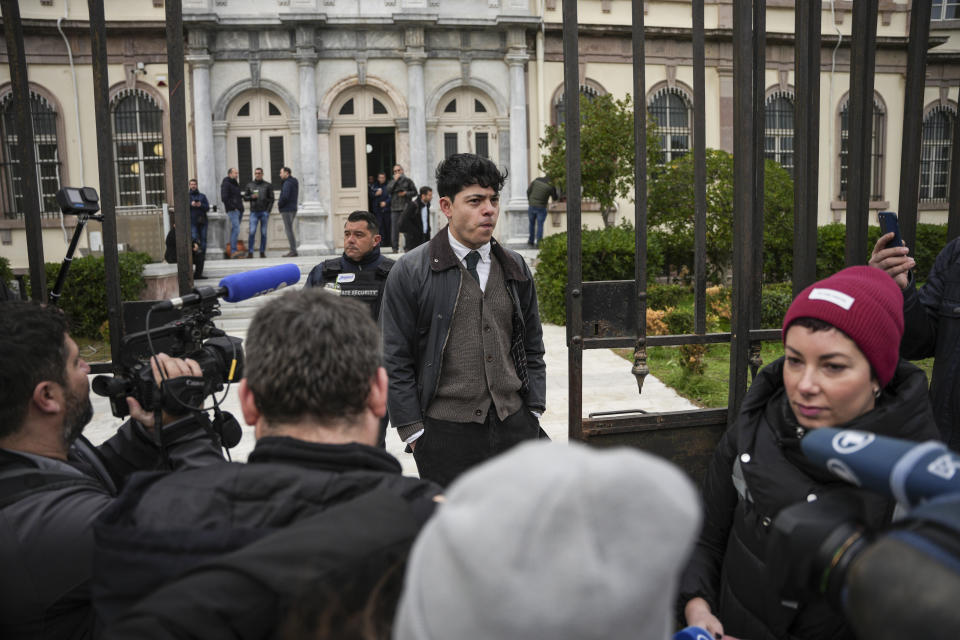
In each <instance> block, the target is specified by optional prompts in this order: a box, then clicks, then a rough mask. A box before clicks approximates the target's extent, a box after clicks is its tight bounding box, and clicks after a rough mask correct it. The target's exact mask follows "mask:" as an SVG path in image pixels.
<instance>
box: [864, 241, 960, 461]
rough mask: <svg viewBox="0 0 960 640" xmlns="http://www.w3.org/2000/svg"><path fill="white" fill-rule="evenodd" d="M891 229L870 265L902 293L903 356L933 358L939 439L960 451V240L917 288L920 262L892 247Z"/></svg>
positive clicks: (948, 248)
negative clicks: (882, 271) (889, 277)
mask: <svg viewBox="0 0 960 640" xmlns="http://www.w3.org/2000/svg"><path fill="white" fill-rule="evenodd" d="M892 239H893V233H892V232H891V233H888V234H885V235H884V236H882V237H881V238H880V239H879V240H877V244H876V246H874V248H873V255H872V256H871V257H870V266H872V267H877V268H879V269H883V270H884V271H886V272H887V273H888V274H889V275H890V276H891V277H892V278H893V280H894V282H896V283H897V284H898V285H899V286H900V289H901V290H902V291H903V320H904V325H905V327H904V332H903V341H902V342H901V343H900V355H902V356H903V357H904V358H909V359H910V360H919V359H920V358H929V357H930V356H933V357H934V361H933V374H932V375H931V380H930V403H931V404H932V405H933V415H934V417H935V418H936V419H937V427H938V428H939V429H940V437H941V438H943V441H944V442H946V443H947V446H949V447H950V448H951V449H953V450H954V451H960V238H957V239H954V240H953V241H951V242H950V243H949V244H947V246H946V247H944V249H943V251H941V252H940V254H939V255H938V256H937V259H936V261H935V262H934V263H933V268H932V269H930V274H929V275H928V276H927V282H926V284H924V285H923V287H921V288H917V282H916V279H915V278H914V277H913V271H912V269H913V268H914V267H915V266H917V263H916V261H915V260H914V259H913V258H911V257H910V256H909V255H908V252H909V250H908V249H907V247H891V246H888V245H889V243H890V241H891V240H892Z"/></svg>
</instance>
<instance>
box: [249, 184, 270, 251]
mask: <svg viewBox="0 0 960 640" xmlns="http://www.w3.org/2000/svg"><path fill="white" fill-rule="evenodd" d="M244 197H245V199H246V200H248V201H249V202H250V237H249V238H248V242H247V257H249V258H252V257H253V246H254V244H253V243H254V241H255V240H256V238H257V225H258V224H259V225H260V257H261V258H266V257H267V222H268V221H269V220H270V209H272V208H273V186H272V185H271V184H270V183H269V182H267V181H266V180H264V179H263V169H261V168H260V167H257V168H256V169H254V171H253V182H251V183H249V184H247V192H246V195H245V196H244Z"/></svg>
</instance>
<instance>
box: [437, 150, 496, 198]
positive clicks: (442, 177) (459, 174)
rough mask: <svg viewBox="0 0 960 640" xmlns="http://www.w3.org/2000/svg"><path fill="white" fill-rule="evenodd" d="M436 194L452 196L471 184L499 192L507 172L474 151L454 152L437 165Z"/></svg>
mask: <svg viewBox="0 0 960 640" xmlns="http://www.w3.org/2000/svg"><path fill="white" fill-rule="evenodd" d="M436 179H437V194H438V195H439V196H440V197H441V198H450V199H451V200H453V199H454V197H455V196H456V195H457V194H458V193H460V192H461V191H463V190H464V189H466V188H467V187H472V186H473V185H479V186H481V187H483V188H485V189H486V188H490V189H493V190H494V191H496V192H497V193H500V191H502V190H503V183H504V181H506V179H507V172H506V169H504V171H503V173H501V172H500V170H499V169H497V165H495V164H493V161H491V160H490V159H488V158H481V157H480V156H478V155H476V154H474V153H455V154H453V155H452V156H450V157H449V158H447V159H446V160H444V161H443V162H441V163H440V164H439V165H437V173H436Z"/></svg>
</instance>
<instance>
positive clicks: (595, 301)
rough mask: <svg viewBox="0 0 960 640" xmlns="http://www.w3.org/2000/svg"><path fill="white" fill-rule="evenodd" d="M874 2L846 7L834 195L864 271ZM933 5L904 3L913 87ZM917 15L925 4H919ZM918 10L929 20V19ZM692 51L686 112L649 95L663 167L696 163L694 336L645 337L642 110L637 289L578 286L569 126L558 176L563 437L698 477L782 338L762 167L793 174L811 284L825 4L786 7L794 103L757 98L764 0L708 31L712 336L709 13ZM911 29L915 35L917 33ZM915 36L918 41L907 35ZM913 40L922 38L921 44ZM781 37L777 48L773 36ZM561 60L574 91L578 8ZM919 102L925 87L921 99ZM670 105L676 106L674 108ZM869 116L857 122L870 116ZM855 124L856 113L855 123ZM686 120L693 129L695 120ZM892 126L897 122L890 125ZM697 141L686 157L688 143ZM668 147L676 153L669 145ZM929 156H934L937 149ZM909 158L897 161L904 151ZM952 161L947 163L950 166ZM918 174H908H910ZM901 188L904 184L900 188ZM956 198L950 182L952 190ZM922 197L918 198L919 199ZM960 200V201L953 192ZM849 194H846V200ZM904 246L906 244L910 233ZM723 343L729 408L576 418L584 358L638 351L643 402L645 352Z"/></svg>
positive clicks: (745, 1) (575, 183) (911, 219)
mask: <svg viewBox="0 0 960 640" xmlns="http://www.w3.org/2000/svg"><path fill="white" fill-rule="evenodd" d="M877 3H878V0H858V1H857V2H855V3H853V7H852V10H853V13H854V16H853V38H852V40H851V41H849V44H848V46H849V47H850V50H851V70H850V74H851V90H850V94H849V96H848V99H847V105H848V106H845V107H844V112H845V113H844V115H848V116H849V119H847V120H845V121H844V125H846V124H848V123H853V124H855V125H857V126H852V127H849V128H848V127H846V126H843V127H842V129H843V131H844V133H843V136H842V138H843V140H842V147H843V154H842V155H843V169H842V175H843V177H842V181H841V184H842V186H841V191H842V193H843V195H844V197H847V200H848V201H847V253H846V261H847V264H862V263H864V262H865V260H866V255H867V251H866V235H867V224H866V223H867V216H868V212H869V198H870V196H874V197H876V196H879V195H882V186H883V185H882V173H883V170H882V169H883V162H884V156H883V146H884V145H883V144H882V142H883V138H882V136H883V135H885V133H884V132H885V128H884V126H892V125H893V123H889V122H887V123H884V122H883V121H882V120H881V119H882V118H885V117H886V114H885V112H884V110H883V108H882V106H881V105H879V104H876V105H875V103H874V92H873V75H874V66H875V56H876V51H875V49H876V47H875V43H876V28H877V20H878V18H877ZM929 3H930V0H913V6H912V7H911V11H912V15H913V19H912V20H911V22H912V24H911V29H912V31H911V37H910V39H909V44H908V47H909V51H908V60H907V78H908V86H910V83H911V82H914V83H916V82H919V83H920V85H919V86H921V87H922V86H923V78H924V74H925V51H926V38H925V36H926V33H925V32H928V31H929V26H930V24H929V19H927V20H922V19H919V18H918V17H917V16H920V17H921V18H922V16H924V15H927V16H929V8H930V4H929ZM924 5H925V7H924ZM918 7H919V10H918ZM924 8H925V10H926V13H924ZM691 9H692V12H691V29H690V34H691V51H692V56H691V57H692V62H693V93H694V95H693V104H692V105H684V104H680V103H678V100H679V98H681V97H682V96H680V95H678V94H676V93H671V92H670V91H669V90H667V89H665V90H662V91H660V92H658V93H657V94H655V96H654V98H653V100H652V101H651V104H650V113H651V115H652V117H653V119H654V120H655V121H656V122H657V123H658V125H659V127H660V128H659V129H658V131H659V132H660V133H661V139H662V140H663V141H664V142H665V143H666V144H665V146H664V149H665V150H666V151H665V153H666V154H669V155H667V158H668V159H669V157H670V156H673V155H674V154H675V153H676V152H677V151H680V152H681V153H687V152H690V153H693V155H694V182H695V185H694V187H695V207H694V209H695V211H694V216H693V218H694V238H695V240H694V278H693V280H694V298H695V299H694V318H695V321H694V331H693V332H692V333H689V334H683V335H668V336H648V335H647V334H646V322H645V319H646V306H647V305H646V302H647V300H646V298H647V292H646V282H647V279H646V272H647V265H646V245H647V195H646V191H647V183H646V172H647V167H646V118H645V115H646V114H645V109H646V106H645V105H644V101H643V100H640V99H637V100H635V101H634V108H635V112H634V142H635V145H634V154H635V160H636V162H635V167H636V169H635V170H636V173H635V184H636V190H635V193H634V202H635V210H634V225H635V230H636V237H635V241H636V250H635V264H636V271H635V274H634V276H635V277H634V280H632V281H630V280H624V281H604V282H584V281H583V269H582V255H581V250H582V241H581V235H580V229H581V202H580V200H579V198H576V197H571V195H572V194H578V193H579V192H580V185H581V172H580V157H579V146H580V132H579V126H568V127H567V129H566V136H567V138H566V149H567V158H566V170H567V233H568V243H567V247H568V260H569V269H568V286H567V339H568V346H569V354H568V360H569V372H570V378H569V436H570V438H571V439H573V440H583V441H587V442H590V443H592V444H597V445H600V446H605V445H614V444H617V445H619V444H626V445H633V446H639V447H643V448H647V449H651V450H653V451H655V452H656V453H659V454H661V455H664V456H666V457H668V458H672V459H673V460H674V461H676V462H678V463H679V464H681V466H683V467H684V468H685V469H686V470H687V471H688V472H690V473H691V474H692V475H694V476H700V475H701V474H702V472H703V471H704V470H705V469H706V465H707V463H708V461H709V457H710V455H711V454H712V452H713V450H714V448H715V446H716V443H717V441H718V440H719V437H720V435H721V434H722V433H723V430H724V429H725V428H726V426H727V424H729V423H730V422H731V421H732V420H733V419H734V418H735V417H736V415H737V412H738V410H739V407H740V404H741V402H742V401H743V398H744V395H745V394H746V390H747V378H748V375H749V374H750V373H752V374H753V375H755V374H756V372H757V371H758V369H759V368H760V367H761V366H762V365H763V364H764V363H763V362H762V361H761V359H760V345H761V342H762V341H765V340H779V339H780V331H779V330H778V329H773V330H771V329H766V330H764V329H760V328H759V327H760V285H761V277H762V276H761V266H762V258H763V253H762V251H763V193H764V191H763V187H764V172H763V161H764V159H765V157H771V158H772V159H774V160H777V161H778V162H780V163H781V164H782V165H784V166H786V167H788V168H789V169H791V170H792V171H791V172H792V174H793V177H794V180H795V194H794V232H795V233H794V250H793V255H794V267H793V289H794V293H797V292H798V291H799V290H801V289H802V288H804V287H805V286H806V285H808V284H810V283H811V282H812V281H813V280H814V279H815V274H816V232H817V204H818V189H817V185H818V177H819V170H818V158H819V138H820V135H821V132H820V126H819V118H820V111H821V108H820V107H821V105H820V92H819V86H820V71H821V12H822V9H823V6H822V2H821V1H820V0H810V1H804V2H797V3H795V5H794V12H795V13H794V15H795V30H794V34H793V35H791V36H787V38H790V37H792V38H793V45H794V82H795V86H794V93H793V95H792V96H791V95H788V94H774V95H773V96H770V97H768V96H766V95H765V86H764V76H765V71H766V3H765V2H764V1H763V0H734V1H733V30H732V33H730V32H727V33H720V32H719V31H715V32H713V33H712V34H711V39H712V40H713V41H718V40H721V41H723V42H724V46H726V44H727V43H729V46H730V47H731V48H732V52H733V55H732V57H733V118H734V122H733V129H734V130H733V147H734V148H733V158H734V223H733V242H734V245H733V261H732V291H731V294H732V295H731V307H732V308H731V311H732V313H731V329H730V331H729V332H723V333H709V332H707V330H706V321H705V316H706V294H705V290H706V284H707V283H706V275H705V273H706V268H705V266H706V232H705V229H706V216H707V211H706V184H705V156H706V150H705V146H704V133H705V124H704V121H705V118H704V111H705V104H704V103H705V90H704V76H705V72H704V69H705V56H704V41H705V29H704V2H703V0H693V1H692V3H691ZM644 17H645V16H644V2H643V1H642V0H634V2H633V11H632V19H633V24H632V29H631V37H632V49H633V77H634V90H633V94H634V95H635V96H644V95H646V84H645V64H646V57H645V35H646V33H645V29H644ZM917 22H920V24H916V23H917ZM915 32H916V33H915ZM917 33H920V34H922V35H924V37H923V38H921V37H918V36H917ZM780 39H781V40H782V39H784V38H780ZM563 60H564V82H565V86H566V87H576V86H578V84H577V82H578V68H579V29H578V19H577V3H576V2H564V3H563ZM920 93H922V90H921V91H920ZM914 97H915V96H909V95H908V96H907V97H906V99H905V106H904V122H903V126H904V129H903V137H904V139H905V141H906V140H907V139H908V138H909V139H911V140H915V141H917V144H918V150H917V154H918V156H919V140H920V135H921V131H920V124H921V123H922V120H921V119H920V118H918V117H917V116H918V110H919V109H920V108H922V105H919V102H918V101H917V100H914V99H913V98H914ZM673 98H677V99H676V100H674V99H673ZM874 106H875V107H876V108H875V110H874V117H872V118H871V117H869V116H868V117H867V118H863V117H862V114H864V113H865V112H867V111H868V109H870V107H874ZM564 107H565V113H564V119H565V121H566V122H567V123H579V122H580V112H579V103H578V102H577V101H572V100H571V101H568V102H567V103H565V104H564ZM858 114H859V115H858ZM691 118H692V128H690V120H691ZM898 124H899V123H898ZM951 135H952V137H953V141H954V148H953V153H954V158H956V157H957V156H958V155H960V154H958V150H957V148H956V141H957V140H958V139H960V136H957V134H956V128H954V130H952V131H949V130H945V129H940V130H938V131H937V135H936V136H931V140H933V139H934V138H935V139H936V140H937V141H938V142H937V143H933V142H931V143H930V145H928V147H929V150H927V147H925V154H926V155H925V157H927V156H929V157H931V158H933V157H936V158H938V160H937V162H940V164H938V165H936V168H931V169H930V170H929V171H928V174H930V175H938V176H944V175H946V174H947V172H948V171H949V172H950V173H953V172H955V171H956V168H955V167H951V169H949V170H948V169H947V168H946V167H945V165H944V164H943V162H944V160H943V156H944V155H945V154H944V152H943V148H944V141H945V140H948V139H949V138H950V137H951ZM691 140H692V147H691V145H690V141H691ZM675 143H676V144H675ZM936 149H939V151H937V150H936ZM905 155H906V154H905ZM909 158H910V156H906V158H905V160H904V162H903V165H902V168H901V180H902V181H904V182H905V183H906V184H908V183H909V180H912V179H919V177H920V176H919V172H920V163H919V162H912V163H911V162H910V160H909ZM954 162H956V161H955V160H954ZM914 174H917V175H914ZM924 184H925V185H926V184H931V185H932V184H937V185H938V186H937V187H936V188H934V187H932V186H931V187H929V188H930V189H931V190H935V191H936V193H942V192H945V191H946V190H947V183H946V182H945V181H944V178H943V177H940V178H933V179H931V180H929V181H928V182H925V183H924ZM908 186H909V185H908ZM951 186H952V187H955V186H956V185H955V184H951ZM917 193H918V189H917V188H916V187H914V188H913V194H914V199H916V198H917V195H916V194H917ZM958 193H960V192H958ZM848 196H849V197H848ZM950 220H951V224H950V229H951V232H952V233H953V234H956V233H957V232H958V231H960V205H958V203H955V202H953V201H951V213H950ZM901 224H902V226H903V227H904V228H905V233H906V234H915V229H916V214H915V212H914V213H913V215H912V216H909V215H908V216H907V217H906V219H902V220H901ZM911 237H913V235H911ZM716 343H729V344H730V362H729V396H728V406H727V408H725V409H700V410H693V411H679V412H669V413H644V412H643V411H637V410H634V411H629V412H622V413H617V412H603V413H602V414H594V415H591V416H589V417H584V416H583V396H582V394H583V388H582V381H583V370H582V362H583V350H584V349H600V348H612V347H619V348H624V347H629V348H632V349H633V352H634V358H633V366H632V369H631V370H632V373H633V374H634V375H635V376H636V378H637V383H638V391H640V392H641V393H642V390H643V380H644V377H645V376H646V375H647V374H648V373H649V368H648V366H647V348H648V347H652V346H677V345H689V344H716Z"/></svg>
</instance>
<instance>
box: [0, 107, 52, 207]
mask: <svg viewBox="0 0 960 640" xmlns="http://www.w3.org/2000/svg"><path fill="white" fill-rule="evenodd" d="M0 109H2V110H3V118H2V120H0V123H2V124H0V127H2V132H0V135H2V138H3V157H2V158H0V177H2V181H3V184H2V187H0V189H2V193H3V217H4V218H18V217H21V216H23V180H22V176H21V172H20V156H19V154H18V152H17V144H18V140H17V138H18V136H17V123H16V116H15V114H14V106H13V93H8V94H7V95H6V96H4V98H3V101H2V103H0ZM30 115H31V118H32V120H33V150H34V154H35V156H36V159H37V179H38V181H39V187H40V189H39V191H40V194H39V195H40V209H41V211H43V212H44V213H56V212H57V211H59V210H60V208H59V207H58V206H57V198H56V195H57V191H59V190H60V150H59V148H58V143H57V112H56V110H55V109H54V108H53V106H51V105H50V103H49V102H47V100H45V99H44V98H43V97H42V96H39V95H37V94H36V93H34V92H32V91H31V92H30Z"/></svg>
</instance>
